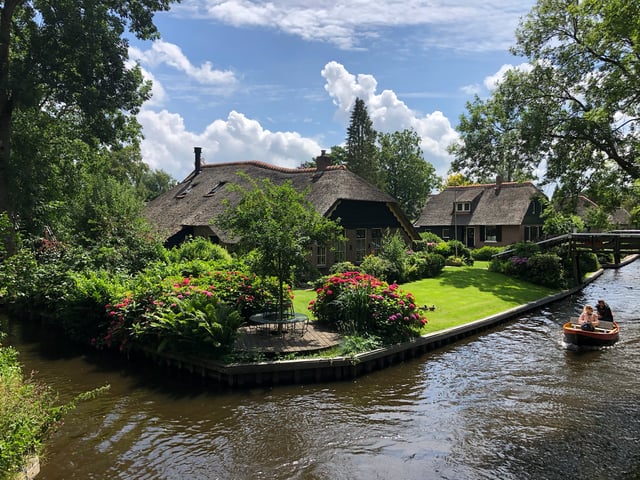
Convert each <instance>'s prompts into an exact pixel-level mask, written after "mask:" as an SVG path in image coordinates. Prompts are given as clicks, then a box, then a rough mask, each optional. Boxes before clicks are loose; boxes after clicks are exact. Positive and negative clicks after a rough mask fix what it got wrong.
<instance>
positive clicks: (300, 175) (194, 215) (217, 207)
mask: <svg viewBox="0 0 640 480" xmlns="http://www.w3.org/2000/svg"><path fill="white" fill-rule="evenodd" d="M238 172H243V173H244V174H246V175H247V176H248V177H250V178H252V179H254V180H255V179H263V178H268V179H269V180H271V181H272V182H273V183H274V184H276V185H279V184H282V183H284V182H285V181H287V180H290V181H291V183H292V184H293V186H294V187H295V188H296V189H298V190H299V191H303V190H304V189H306V188H310V192H309V194H308V198H309V200H310V201H311V203H312V204H313V205H314V206H315V208H316V210H317V211H318V212H319V213H321V214H322V215H325V216H329V215H330V213H331V211H332V210H333V209H334V208H335V207H336V206H337V204H338V203H339V202H340V201H343V200H357V201H367V202H376V203H380V204H382V205H384V206H385V208H387V209H389V210H391V211H392V212H393V214H394V215H395V216H396V218H398V220H399V221H400V223H401V224H403V226H404V228H405V230H407V231H408V234H409V236H410V237H411V238H418V236H417V233H416V232H415V229H414V228H413V226H412V225H411V223H410V221H409V220H408V219H407V218H406V216H405V215H404V213H403V212H402V211H401V210H400V208H399V206H398V203H397V202H396V200H395V199H394V198H393V197H391V196H390V195H388V194H386V193H384V192H382V191H381V190H379V189H378V188H376V187H374V186H373V185H371V184H370V183H368V182H367V181H365V180H364V179H362V178H361V177H359V176H358V175H356V174H354V173H353V172H350V171H349V170H348V169H347V168H346V167H344V166H327V167H325V168H323V169H320V168H305V169H290V168H283V167H278V166H275V165H271V164H268V163H264V162H258V161H247V162H232V163H218V164H210V165H209V164H207V165H202V166H201V168H200V172H199V173H198V174H195V171H194V172H192V173H191V174H190V175H189V176H188V177H187V178H186V179H185V180H184V181H183V182H181V183H180V184H178V185H176V187H174V188H173V189H172V190H170V191H168V192H165V193H164V194H163V195H161V196H159V197H158V198H156V199H154V200H152V201H151V202H149V203H148V204H147V207H146V210H145V214H146V216H147V218H148V219H149V220H150V222H151V223H152V225H154V226H155V227H156V228H157V230H158V231H159V232H160V233H161V234H162V235H163V236H164V237H165V238H170V237H172V236H173V235H175V234H177V233H178V232H179V231H181V230H182V229H183V228H184V227H208V228H210V229H211V233H212V235H216V236H217V237H218V238H219V239H220V240H222V241H223V242H229V241H230V239H229V238H228V236H227V234H226V232H224V231H221V230H220V229H219V227H217V226H216V225H212V219H214V218H216V217H217V216H218V215H219V214H220V213H222V212H223V210H224V206H223V203H222V200H223V199H228V200H229V202H230V203H231V204H232V205H234V204H237V202H238V201H239V200H240V196H239V194H238V193H236V192H231V191H230V189H229V188H227V187H228V185H229V184H236V185H240V186H243V187H245V188H248V189H251V188H252V187H251V185H250V184H249V183H248V181H247V179H246V178H244V177H242V176H240V175H238Z"/></svg>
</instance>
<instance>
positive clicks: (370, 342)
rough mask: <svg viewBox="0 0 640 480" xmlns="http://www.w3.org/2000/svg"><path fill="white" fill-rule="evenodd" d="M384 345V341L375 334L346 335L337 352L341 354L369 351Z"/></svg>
mask: <svg viewBox="0 0 640 480" xmlns="http://www.w3.org/2000/svg"><path fill="white" fill-rule="evenodd" d="M383 346H384V341H383V340H382V339H381V338H380V337H377V336H375V335H346V336H345V338H344V342H342V343H341V344H340V347H339V349H338V352H337V354H338V355H341V356H347V355H356V354H358V353H364V352H371V351H372V350H376V349H378V348H381V347H383Z"/></svg>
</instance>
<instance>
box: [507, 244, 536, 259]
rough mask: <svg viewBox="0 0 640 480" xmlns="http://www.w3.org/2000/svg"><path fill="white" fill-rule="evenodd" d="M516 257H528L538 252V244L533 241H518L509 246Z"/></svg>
mask: <svg viewBox="0 0 640 480" xmlns="http://www.w3.org/2000/svg"><path fill="white" fill-rule="evenodd" d="M511 249H512V250H514V254H515V256H517V257H521V258H529V257H533V256H534V255H536V254H538V253H540V245H538V244H537V243H535V242H518V243H515V244H513V245H512V246H511Z"/></svg>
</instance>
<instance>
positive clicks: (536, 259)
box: [527, 254, 567, 288]
mask: <svg viewBox="0 0 640 480" xmlns="http://www.w3.org/2000/svg"><path fill="white" fill-rule="evenodd" d="M527 267H528V271H527V280H529V281H530V282H532V283H536V284H538V285H543V286H545V287H550V288H564V287H566V283H567V282H566V277H565V271H564V269H563V267H562V259H561V258H560V257H558V256H557V255H553V254H540V255H534V256H532V257H531V258H529V260H528V263H527Z"/></svg>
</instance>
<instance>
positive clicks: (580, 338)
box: [562, 318, 620, 347]
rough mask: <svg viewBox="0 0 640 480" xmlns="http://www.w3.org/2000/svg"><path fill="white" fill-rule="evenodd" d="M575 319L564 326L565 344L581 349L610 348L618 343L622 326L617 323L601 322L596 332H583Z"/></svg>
mask: <svg viewBox="0 0 640 480" xmlns="http://www.w3.org/2000/svg"><path fill="white" fill-rule="evenodd" d="M581 327H582V326H581V325H580V324H579V323H578V319H577V318H574V319H572V320H571V321H569V322H567V323H565V324H564V325H563V326H562V333H563V338H564V341H565V343H569V344H572V345H577V346H579V347H608V346H610V345H613V344H614V343H616V342H617V341H618V338H619V336H620V326H619V325H618V324H617V323H616V322H600V326H598V327H597V328H596V329H595V330H593V331H591V330H582V328H581Z"/></svg>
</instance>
